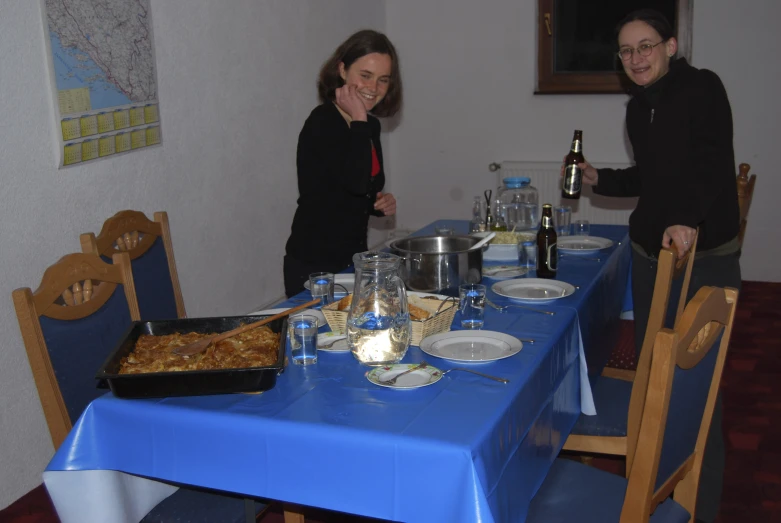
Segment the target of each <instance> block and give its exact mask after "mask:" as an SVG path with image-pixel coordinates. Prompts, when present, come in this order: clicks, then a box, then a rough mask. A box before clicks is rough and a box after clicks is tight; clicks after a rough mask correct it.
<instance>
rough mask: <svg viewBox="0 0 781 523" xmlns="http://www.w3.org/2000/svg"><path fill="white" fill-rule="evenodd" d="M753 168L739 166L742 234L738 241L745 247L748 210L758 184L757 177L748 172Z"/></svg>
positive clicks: (738, 178) (746, 165) (738, 180)
mask: <svg viewBox="0 0 781 523" xmlns="http://www.w3.org/2000/svg"><path fill="white" fill-rule="evenodd" d="M750 170H751V166H750V165H749V164H747V163H742V164H740V165H739V166H738V177H737V183H738V205H739V206H740V232H738V241H739V242H740V246H741V247H743V236H744V235H745V234H746V225H747V224H748V210H749V209H750V208H751V200H752V198H753V197H754V184H755V183H756V182H757V175H756V174H752V175H751V177H749V175H748V172H749V171H750Z"/></svg>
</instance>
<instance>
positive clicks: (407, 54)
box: [386, 0, 781, 281]
mask: <svg viewBox="0 0 781 523" xmlns="http://www.w3.org/2000/svg"><path fill="white" fill-rule="evenodd" d="M536 5H537V2H536V0H523V1H518V0H492V1H485V2H474V1H472V0H451V1H449V2H448V3H447V8H445V7H444V5H443V3H442V2H438V1H435V0H419V1H417V2H387V3H386V14H387V32H388V35H389V36H390V38H391V39H392V40H393V41H394V43H395V44H396V46H397V48H398V51H399V53H400V62H401V64H402V68H403V74H404V82H405V84H404V89H405V91H404V96H405V107H404V110H403V115H402V117H401V118H400V119H399V120H400V121H399V124H398V126H397V127H396V128H395V129H394V130H393V132H392V133H391V134H390V150H391V153H390V156H391V159H392V162H393V170H392V171H391V172H390V177H391V178H392V179H393V183H394V184H395V186H394V187H395V192H396V196H397V197H398V199H399V217H398V223H399V225H400V226H403V227H406V228H413V229H414V228H417V227H419V226H421V225H424V224H426V223H429V222H431V221H432V220H435V219H437V218H442V217H448V218H463V219H467V218H468V217H469V216H470V210H471V201H472V197H473V196H474V195H477V194H482V191H483V190H484V189H488V188H495V186H496V181H495V180H496V175H495V174H494V173H490V172H489V171H488V168H487V167H488V164H489V163H491V162H501V161H504V160H521V161H526V162H550V161H554V162H555V161H560V160H561V158H562V157H563V156H564V154H566V152H567V149H568V147H569V143H570V140H571V138H572V131H573V129H583V131H584V144H585V145H584V149H585V152H586V156H587V158H589V160H590V161H591V162H593V163H595V164H597V165H599V164H600V163H603V162H616V163H626V162H628V161H629V160H630V154H629V149H628V146H627V142H626V140H625V137H624V110H625V106H626V102H627V97H626V96H624V95H581V96H577V95H536V96H535V95H534V94H533V91H534V88H535V74H536ZM694 6H695V7H694V39H693V47H694V52H693V64H694V65H695V66H698V67H706V68H709V69H713V70H715V71H716V72H717V73H718V74H719V75H720V76H721V78H722V80H723V82H724V84H725V85H726V88H727V91H728V93H729V96H730V101H731V103H732V110H733V116H734V122H735V153H736V160H737V162H749V163H750V164H751V165H752V168H753V169H752V172H756V173H758V175H759V176H758V178H759V181H758V185H757V190H756V194H755V195H754V203H753V205H752V209H751V220H750V222H749V227H748V232H747V236H746V239H745V243H744V255H743V257H742V261H741V265H742V269H743V278H744V279H746V280H759V281H781V265H779V264H778V262H777V260H778V259H780V258H781V242H779V241H778V240H779V239H781V235H779V233H778V232H777V230H776V229H777V227H776V224H778V223H780V222H781V206H779V205H777V203H776V200H777V197H778V195H779V193H781V178H779V177H778V176H775V174H774V172H775V171H774V170H773V169H774V168H773V166H772V165H773V164H772V162H773V161H774V160H773V158H774V153H775V151H776V149H777V148H778V142H779V139H781V133H779V120H780V119H779V116H781V115H779V112H781V103H780V102H779V101H778V93H777V85H778V83H779V81H780V80H781V63H780V62H779V60H777V59H775V58H773V57H772V56H773V54H774V53H775V52H776V51H777V50H779V49H781V37H780V36H779V33H778V32H777V30H776V25H777V24H776V21H777V20H778V19H779V18H781V3H779V2H776V1H774V0H754V1H752V2H735V1H734V0H707V1H696V2H694ZM552 175H553V176H557V174H555V173H553V174H552ZM532 184H533V185H534V184H535V181H534V180H532ZM536 185H543V184H542V183H541V182H540V181H539V180H538V182H537V183H536ZM671 190H674V187H671ZM768 240H771V241H768Z"/></svg>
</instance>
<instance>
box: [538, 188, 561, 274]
mask: <svg viewBox="0 0 781 523" xmlns="http://www.w3.org/2000/svg"><path fill="white" fill-rule="evenodd" d="M558 266H559V253H558V249H557V248H556V228H555V227H554V226H553V206H552V205H551V204H549V203H546V204H545V205H543V206H542V223H541V224H540V230H539V231H538V232H537V276H538V277H540V278H555V277H556V270H557V268H558Z"/></svg>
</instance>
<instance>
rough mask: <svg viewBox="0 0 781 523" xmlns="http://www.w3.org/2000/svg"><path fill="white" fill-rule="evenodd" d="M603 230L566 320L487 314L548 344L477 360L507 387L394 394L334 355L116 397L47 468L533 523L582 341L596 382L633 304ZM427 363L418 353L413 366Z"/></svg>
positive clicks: (428, 516) (464, 376)
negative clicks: (211, 384)
mask: <svg viewBox="0 0 781 523" xmlns="http://www.w3.org/2000/svg"><path fill="white" fill-rule="evenodd" d="M437 223H438V224H441V223H443V222H442V221H440V222H437ZM448 223H450V224H451V225H453V226H456V227H458V228H459V229H460V228H465V227H466V222H448ZM429 230H432V231H433V224H432V225H431V226H429V227H428V228H425V229H423V230H422V231H420V232H421V233H426V232H428V231H429ZM592 233H593V234H594V235H598V236H604V237H607V238H611V239H613V240H614V241H616V242H618V241H619V240H620V241H622V244H621V245H619V244H618V243H616V245H615V246H614V247H612V248H611V249H610V250H609V251H606V252H603V253H602V254H601V257H602V261H601V262H595V261H586V260H578V259H572V258H562V260H561V263H560V269H559V279H561V280H564V281H568V282H570V283H572V284H574V285H578V286H579V287H580V288H579V289H578V291H577V292H576V293H575V294H574V295H572V296H570V297H567V298H564V299H560V300H556V301H555V302H550V303H548V304H545V305H541V306H540V308H545V309H548V310H552V311H554V312H555V313H556V314H555V315H553V316H548V315H543V314H539V313H534V312H526V311H523V310H521V309H513V310H512V312H509V313H503V314H500V313H498V312H496V311H494V310H488V311H487V312H486V324H485V329H486V330H496V331H501V332H506V333H509V334H513V335H516V336H518V337H521V338H532V339H534V340H536V343H534V344H524V347H523V349H522V350H521V352H520V353H519V354H517V355H515V356H513V357H511V358H507V359H504V360H499V361H496V362H489V363H482V364H473V365H472V367H473V368H476V369H477V368H479V370H480V371H482V372H485V373H488V374H492V375H496V376H501V377H504V378H507V379H509V380H510V383H509V384H507V385H503V384H500V383H497V382H494V381H490V380H486V379H483V378H480V377H478V376H474V375H472V374H469V373H458V372H457V373H451V374H448V375H446V376H445V377H443V378H442V379H441V380H440V381H439V382H437V383H435V384H433V385H430V386H427V387H422V388H419V389H414V390H393V389H386V388H381V387H377V386H375V385H373V384H371V383H370V382H369V381H368V380H367V379H366V378H365V374H366V372H367V368H366V367H362V366H361V365H359V364H358V363H357V362H356V361H355V360H354V358H353V357H352V355H351V354H350V353H328V352H321V353H320V354H319V362H318V364H317V365H315V366H309V367H299V366H295V365H290V366H288V367H287V368H286V370H285V372H284V374H282V375H281V376H279V378H278V380H277V384H276V386H275V387H274V388H273V389H271V390H269V391H267V392H264V393H263V394H261V395H244V394H236V395H221V396H197V397H185V398H165V399H155V400H121V399H117V398H114V397H113V396H112V395H110V394H107V395H105V396H103V397H101V398H99V399H97V400H95V401H94V402H93V403H92V404H91V405H90V406H89V407H88V408H87V409H86V411H85V412H84V414H83V415H82V417H81V418H80V419H79V420H78V422H77V423H76V425H75V427H74V429H73V430H72V431H71V433H70V435H69V436H68V438H67V439H66V441H65V442H64V443H63V445H62V446H61V447H60V449H59V451H58V452H57V454H56V455H55V456H54V458H53V459H52V461H51V462H50V464H49V466H48V468H47V471H49V472H54V471H75V470H93V469H101V470H106V469H108V470H117V471H122V472H126V473H130V474H137V475H141V476H145V477H149V478H156V479H161V480H165V481H174V482H181V483H187V484H192V485H200V486H206V487H210V488H215V489H220V490H226V491H231V492H237V493H241V494H246V495H251V496H258V497H264V498H271V499H276V500H281V501H286V502H292V503H297V504H302V505H311V506H318V507H322V508H327V509H333V510H338V511H344V512H351V513H356V514H362V515H366V516H371V517H378V518H384V519H391V520H396V521H406V522H417V521H420V522H430V521H448V522H460V521H464V522H477V521H480V522H492V521H523V520H524V519H525V516H526V510H527V507H528V505H529V501H530V499H531V498H532V496H533V495H534V494H535V492H536V490H537V489H538V488H539V485H540V484H541V482H542V480H543V479H544V477H545V474H546V473H547V470H548V468H549V467H550V464H551V462H552V460H553V459H554V458H555V456H556V455H557V453H558V451H559V450H560V448H561V446H562V444H563V442H564V440H565V439H566V436H567V434H568V433H569V431H570V429H571V427H572V425H573V423H574V422H575V420H576V419H577V417H578V415H579V413H580V398H579V390H580V386H579V385H580V383H579V358H578V347H579V343H580V341H581V340H580V332H581V331H582V336H583V343H584V346H585V347H586V354H587V358H588V361H589V367H590V369H593V374H596V373H597V372H598V370H597V368H598V367H599V368H601V367H600V363H601V364H603V363H604V360H605V359H606V357H607V355H608V354H609V351H610V348H611V347H612V343H610V344H609V345H606V346H604V347H602V345H603V344H606V343H609V342H610V338H611V332H613V331H615V330H616V329H615V327H616V325H617V318H618V314H619V313H620V312H621V308H622V304H623V297H624V294H625V288H626V281H627V272H628V263H629V261H628V260H629V252H628V249H627V247H628V245H627V242H626V238H625V236H626V227H617V226H597V225H595V226H593V227H592ZM486 283H489V284H490V283H491V281H486ZM490 298H491V299H493V300H494V301H496V302H497V303H508V302H505V301H503V300H504V299H503V298H501V297H499V296H497V295H495V294H491V296H490ZM299 299H300V297H299ZM293 301H295V299H294V300H293ZM293 301H290V302H288V303H293ZM578 316H579V317H580V329H578V321H577V319H578ZM458 319H459V318H458V315H457V316H456V320H455V322H454V328H457V324H458ZM422 354H423V353H422V352H421V351H420V349H419V348H417V347H411V348H410V350H409V351H408V353H407V356H406V357H405V359H404V362H416V361H420V360H421V358H422ZM426 358H427V361H429V362H430V363H432V364H434V365H436V366H438V367H440V368H441V369H448V368H451V367H452V366H453V364H452V363H451V362H449V361H446V360H441V359H437V358H432V357H429V356H426ZM47 487H49V483H48V482H47Z"/></svg>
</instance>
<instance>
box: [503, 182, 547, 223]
mask: <svg viewBox="0 0 781 523" xmlns="http://www.w3.org/2000/svg"><path fill="white" fill-rule="evenodd" d="M502 183H503V184H504V185H503V187H500V188H499V189H498V193H499V198H498V201H497V207H499V208H500V209H501V210H500V214H501V215H502V216H503V218H504V221H505V223H506V225H507V230H508V231H512V230H514V231H516V232H520V231H532V232H536V231H537V229H538V228H539V224H540V222H539V213H540V207H539V196H538V193H537V189H536V188H534V187H532V186H531V180H530V179H529V178H527V177H525V176H519V177H509V178H505V179H504V180H502Z"/></svg>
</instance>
